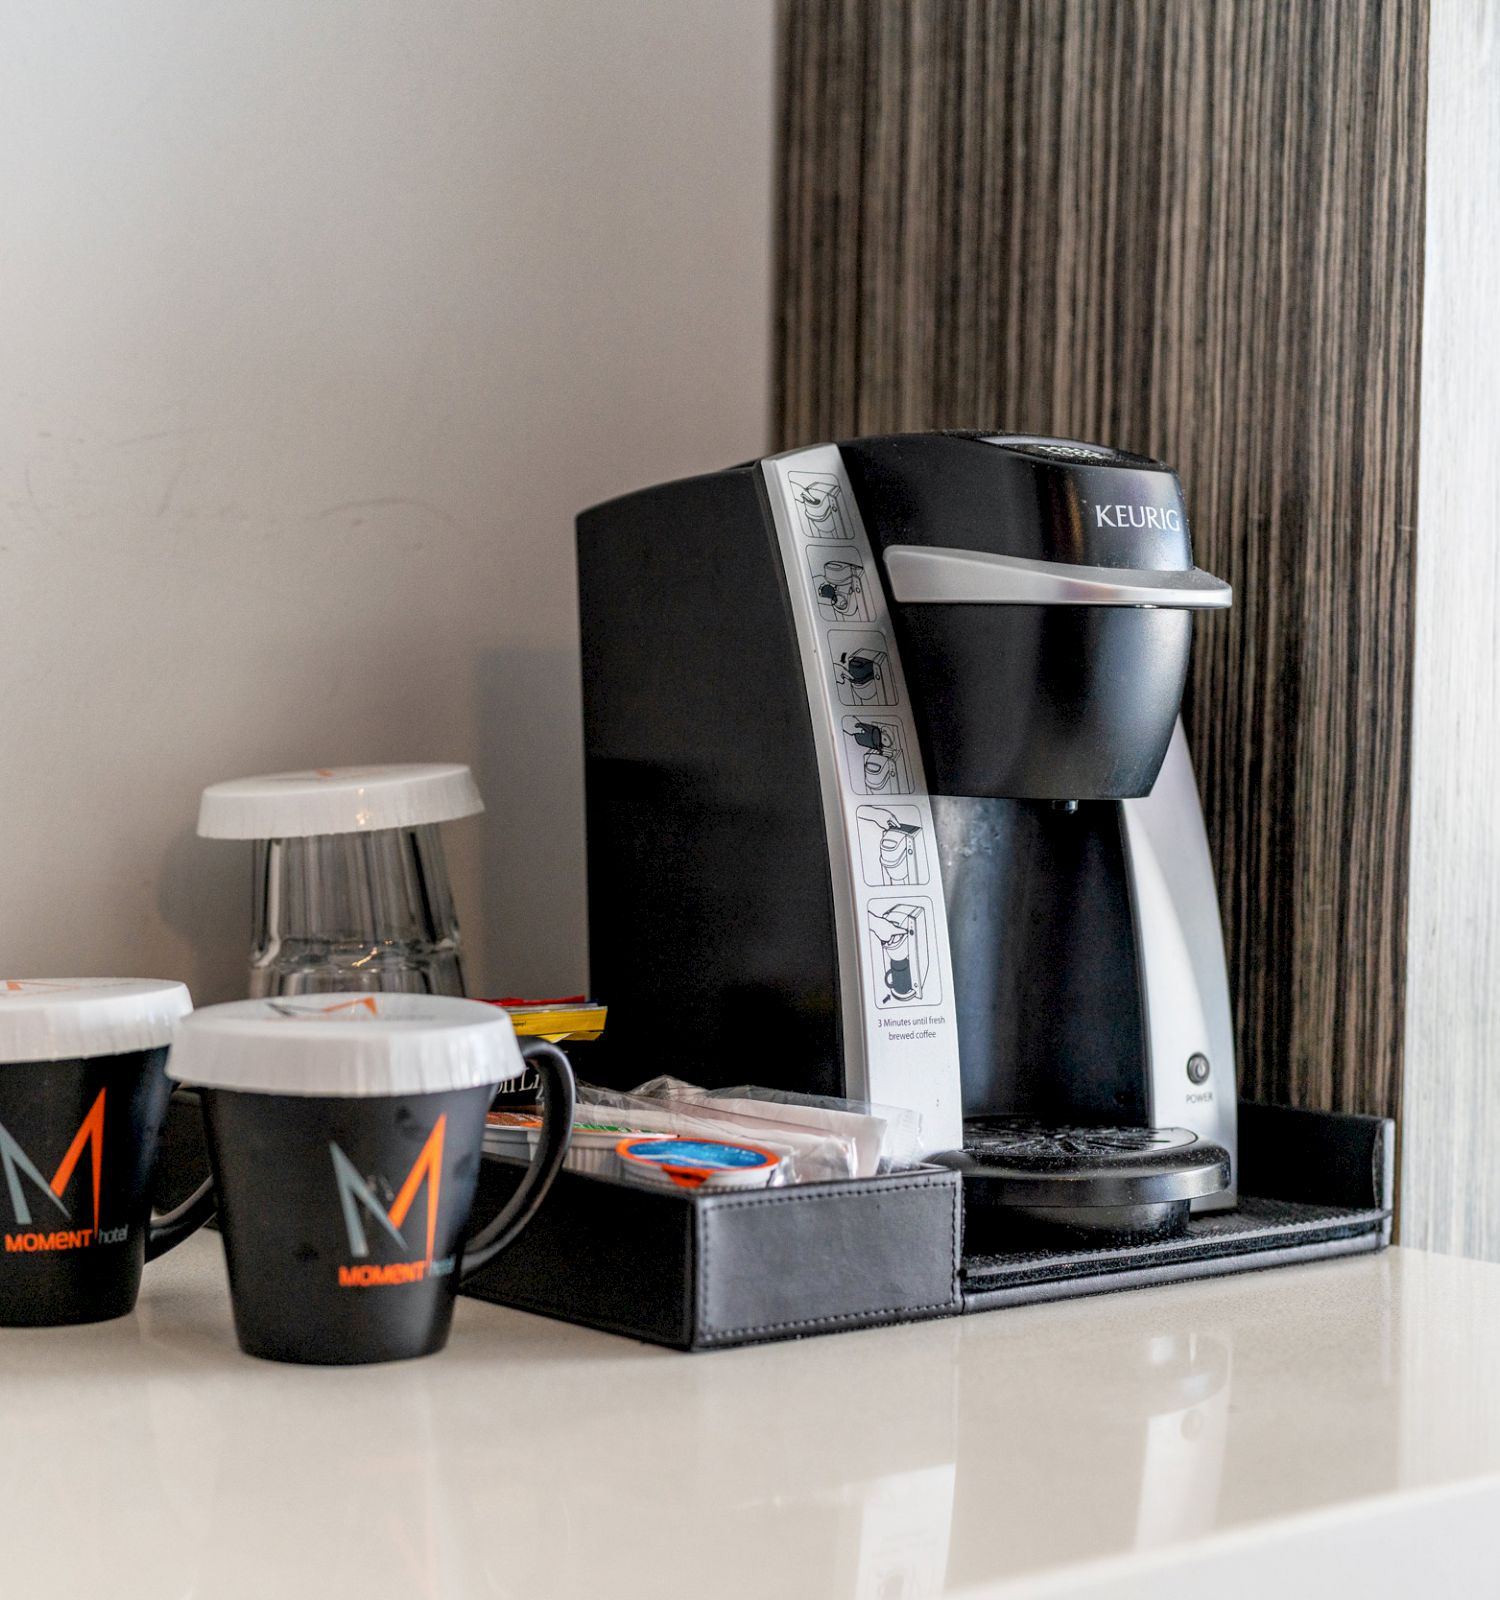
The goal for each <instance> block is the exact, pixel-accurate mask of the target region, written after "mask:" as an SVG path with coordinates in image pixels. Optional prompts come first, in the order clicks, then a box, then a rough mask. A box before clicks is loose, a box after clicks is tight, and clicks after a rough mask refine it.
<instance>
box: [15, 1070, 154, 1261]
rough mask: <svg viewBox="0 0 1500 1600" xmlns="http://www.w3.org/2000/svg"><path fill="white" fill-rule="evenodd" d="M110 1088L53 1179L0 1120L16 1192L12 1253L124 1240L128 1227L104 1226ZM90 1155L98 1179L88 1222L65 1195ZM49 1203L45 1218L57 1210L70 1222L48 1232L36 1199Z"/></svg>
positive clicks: (91, 1109)
mask: <svg viewBox="0 0 1500 1600" xmlns="http://www.w3.org/2000/svg"><path fill="white" fill-rule="evenodd" d="M107 1092H108V1091H107V1090H105V1089H101V1090H100V1091H99V1094H98V1097H97V1098H96V1099H95V1101H94V1103H93V1105H92V1106H90V1107H89V1109H88V1111H87V1113H86V1114H85V1116H84V1119H83V1121H82V1122H81V1123H80V1124H79V1125H78V1131H77V1132H76V1133H75V1134H74V1135H73V1142H72V1143H71V1144H70V1145H69V1146H68V1148H67V1150H66V1152H65V1153H64V1155H63V1158H62V1160H61V1161H59V1162H58V1164H57V1170H56V1171H55V1172H54V1173H53V1174H52V1176H51V1178H44V1177H43V1176H42V1173H41V1169H40V1168H38V1166H37V1165H36V1163H35V1162H34V1161H33V1160H32V1158H31V1156H30V1155H28V1154H27V1152H26V1150H25V1148H24V1146H23V1145H22V1144H21V1142H20V1140H19V1139H17V1138H16V1136H15V1135H14V1134H13V1133H12V1132H11V1131H10V1129H9V1128H7V1127H6V1126H5V1125H4V1124H3V1123H0V1166H3V1168H4V1170H5V1187H6V1191H7V1193H8V1195H9V1197H10V1212H11V1220H12V1222H13V1223H14V1224H15V1231H14V1232H12V1231H10V1230H9V1229H7V1230H6V1232H5V1249H6V1252H7V1254H10V1255H15V1254H18V1253H20V1254H27V1255H30V1254H34V1253H35V1252H37V1251H51V1250H86V1249H88V1248H89V1247H90V1246H92V1245H101V1244H123V1243H124V1241H125V1237H126V1234H127V1232H128V1229H126V1228H102V1229H101V1228H100V1226H99V1189H100V1179H101V1177H102V1173H103V1167H104V1105H105V1095H106V1094H107ZM85 1151H87V1152H88V1155H89V1172H90V1176H91V1178H92V1180H93V1190H94V1205H93V1211H92V1214H91V1215H92V1220H91V1221H90V1223H89V1224H88V1225H87V1226H82V1225H80V1224H79V1223H78V1222H77V1221H76V1220H75V1218H74V1214H73V1212H72V1211H71V1210H70V1209H69V1207H68V1204H67V1201H66V1199H65V1198H64V1197H65V1196H66V1195H67V1193H68V1189H69V1186H70V1185H71V1184H72V1182H73V1179H74V1176H75V1175H76V1173H77V1170H78V1167H79V1165H80V1163H81V1162H82V1160H83V1155H84V1152H85ZM33 1200H36V1201H38V1202H45V1205H46V1206H48V1207H50V1208H51V1211H50V1212H48V1213H46V1215H45V1220H48V1221H50V1220H51V1214H52V1213H56V1214H57V1215H59V1216H61V1218H62V1220H63V1221H64V1222H65V1223H67V1224H68V1226H66V1227H57V1226H55V1225H54V1226H52V1227H51V1228H50V1229H49V1230H46V1231H43V1230H42V1229H41V1228H39V1227H38V1226H37V1225H36V1219H35V1218H34V1217H33V1216H32V1209H31V1208H32V1202H33Z"/></svg>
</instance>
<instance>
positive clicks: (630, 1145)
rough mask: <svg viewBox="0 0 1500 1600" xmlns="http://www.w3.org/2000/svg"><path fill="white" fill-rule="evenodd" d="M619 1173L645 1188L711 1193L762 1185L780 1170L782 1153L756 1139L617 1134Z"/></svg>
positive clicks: (769, 1181) (768, 1181)
mask: <svg viewBox="0 0 1500 1600" xmlns="http://www.w3.org/2000/svg"><path fill="white" fill-rule="evenodd" d="M615 1155H616V1158H617V1159H618V1161H619V1164H620V1176H621V1177H622V1178H624V1179H625V1180H626V1181H627V1182H629V1183H634V1184H639V1185H640V1186H642V1187H643V1188H648V1189H676V1190H679V1191H681V1190H688V1191H690V1192H697V1193H700V1194H701V1193H714V1192H718V1191H720V1190H728V1189H764V1188H766V1187H767V1186H768V1185H769V1184H771V1183H772V1182H773V1181H774V1180H775V1178H776V1177H777V1176H778V1174H779V1173H780V1171H781V1166H782V1157H781V1156H779V1155H778V1154H777V1153H776V1152H775V1151H774V1150H767V1149H766V1148H764V1146H762V1145H755V1144H729V1143H726V1142H724V1141H722V1140H719V1139H688V1138H666V1139H664V1138H662V1137H661V1136H660V1135H659V1134H656V1135H653V1136H652V1137H651V1138H648V1139H621V1140H620V1142H619V1143H618V1144H617V1145H616V1146H615Z"/></svg>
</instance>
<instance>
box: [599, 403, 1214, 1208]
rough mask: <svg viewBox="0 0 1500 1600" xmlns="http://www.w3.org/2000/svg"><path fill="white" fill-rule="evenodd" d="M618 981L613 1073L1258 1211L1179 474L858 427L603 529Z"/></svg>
mask: <svg viewBox="0 0 1500 1600" xmlns="http://www.w3.org/2000/svg"><path fill="white" fill-rule="evenodd" d="M578 550H579V582H580V596H581V621H582V642H583V663H584V672H583V677H584V714H585V743H586V757H587V805H588V850H589V920H590V953H591V964H592V981H593V987H594V990H595V992H596V993H597V994H598V996H599V998H600V999H601V1000H603V1001H604V1002H606V1003H607V1004H608V1005H609V1008H610V1029H609V1034H608V1035H607V1037H606V1041H605V1043H606V1046H607V1049H608V1052H609V1054H608V1055H607V1056H604V1057H603V1061H604V1067H603V1070H602V1073H600V1069H598V1068H596V1067H594V1066H593V1064H591V1071H593V1072H595V1073H596V1074H599V1075H604V1076H607V1077H609V1078H610V1080H611V1081H614V1082H616V1083H619V1084H625V1083H627V1082H633V1081H636V1080H638V1079H640V1078H642V1077H646V1076H650V1075H652V1074H654V1073H656V1072H671V1073H675V1074H677V1075H679V1076H681V1077H684V1078H688V1079H690V1080H693V1081H696V1082H700V1083H706V1084H710V1085H714V1084H731V1083H763V1084H768V1085H771V1086H774V1087H780V1088H785V1089H795V1090H800V1091H805V1092H809V1093H821V1094H836V1095H848V1096H853V1097H857V1098H861V1099H867V1100H870V1101H873V1102H876V1103H879V1104H895V1105H900V1106H904V1107H908V1108H910V1109H912V1110H915V1111H918V1112H920V1114H921V1117H922V1128H923V1143H924V1148H925V1149H926V1151H927V1152H928V1153H929V1154H930V1155H931V1156H932V1157H933V1158H935V1159H937V1160H940V1161H943V1162H946V1163H947V1164H949V1165H953V1166H957V1167H959V1168H960V1169H961V1170H962V1171H963V1172H964V1174H965V1190H966V1203H967V1204H968V1206H969V1208H970V1210H971V1214H980V1213H982V1214H986V1215H992V1216H996V1217H1000V1218H1003V1219H1010V1220H1011V1221H1013V1222H1014V1223H1015V1224H1016V1225H1017V1226H1018V1227H1020V1226H1023V1225H1024V1226H1025V1227H1030V1228H1036V1229H1041V1230H1047V1229H1051V1228H1057V1227H1060V1228H1063V1229H1065V1230H1069V1231H1071V1232H1072V1233H1075V1234H1076V1233H1077V1232H1078V1231H1079V1230H1083V1231H1085V1232H1093V1233H1095V1234H1096V1235H1097V1236H1098V1237H1100V1238H1104V1237H1123V1238H1129V1237H1137V1238H1139V1237H1147V1238H1149V1237H1152V1236H1156V1235H1159V1234H1162V1233H1166V1232H1169V1231H1171V1230H1173V1229H1174V1228H1177V1227H1179V1226H1181V1225H1182V1224H1184V1223H1185V1222H1186V1220H1187V1217H1188V1214H1189V1211H1190V1209H1191V1210H1192V1211H1203V1210H1214V1209H1221V1208H1226V1207H1230V1206H1232V1205H1233V1204H1234V1202H1235V1193H1236V1189H1235V1109H1236V1100H1235V1078H1234V1051H1233V1043H1232V1038H1231V1029H1230V1011H1229V1001H1228V993H1227V986H1226V980H1225V970H1224V956H1223V946H1222V938H1221V933H1220V926H1219V913H1218V905H1217V900H1216V897H1215V892H1214V885H1213V878H1212V873H1211V869H1210V863H1209V856H1208V847H1207V842H1206V838H1205V835H1204V829H1203V820H1202V814H1201V810H1200V807H1199V802H1198V797H1197V791H1196V788H1195V785H1194V781H1193V775H1192V770H1191V767H1190V764H1189V759H1188V752H1187V746H1186V743H1185V741H1184V738H1183V734H1182V729H1181V726H1180V724H1179V722H1178V711H1179V707H1180V702H1181V697H1182V690H1183V685H1184V682H1185V679H1186V674H1187V667H1188V655H1189V649H1190V645H1191V641H1192V628H1193V613H1194V612H1195V611H1200V610H1205V609H1215V608H1222V607H1225V606H1227V605H1228V604H1229V601H1230V592H1229V589H1228V587H1227V585H1225V584H1224V583H1222V582H1220V581H1219V580H1218V579H1216V578H1213V577H1210V576H1209V575H1208V574H1207V573H1205V572H1202V571H1200V570H1199V569H1198V568H1196V567H1195V566H1194V565H1193V559H1192V551H1191V546H1190V541H1189V536H1188V525H1187V516H1186V512H1185V510H1184V508H1183V502H1182V495H1181V489H1180V487H1179V485H1178V482H1177V479H1176V477H1175V475H1174V474H1173V473H1172V472H1171V470H1170V469H1169V468H1167V467H1165V466H1163V465H1162V464H1160V463H1159V462H1155V461H1150V460H1147V459H1145V458H1143V457H1140V456H1135V455H1130V454H1127V453H1125V452H1123V451H1119V450H1112V449H1107V448H1104V447H1101V446H1096V445H1091V444H1080V443H1075V442H1072V441H1068V440H1060V439H1040V438H1029V437H1017V436H1006V435H980V434H914V435H904V436H892V437H883V438H868V439H857V440H853V441H851V442H848V443H845V444H840V445H821V446H817V447H814V448H811V449H806V450H798V451H793V452H791V453H788V454H785V455H781V456H776V457H772V458H769V459H767V460H764V461H757V462H752V463H749V464H747V465H744V466H740V467H734V468H731V469H729V470H727V471H724V472H718V473H713V474H710V475H709V476H706V477H700V478H692V479H687V480H684V481H682V482H677V483H669V484H663V485H660V486H658V487H655V488H651V489H646V490H643V491H641V492H640V493H637V494H631V495H627V496H625V497H624V498H622V499H619V500H615V501H612V502H610V503H609V504H607V505H603V506H600V507H597V508H595V509H594V510H591V511H588V512H585V513H584V514H583V515H582V516H581V517H580V518H579V521H578Z"/></svg>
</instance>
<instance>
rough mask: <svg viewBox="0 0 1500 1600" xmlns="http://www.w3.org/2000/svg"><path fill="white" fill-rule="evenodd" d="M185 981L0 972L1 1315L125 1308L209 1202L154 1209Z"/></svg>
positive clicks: (15, 1319)
mask: <svg viewBox="0 0 1500 1600" xmlns="http://www.w3.org/2000/svg"><path fill="white" fill-rule="evenodd" d="M191 1010H192V1000H191V999H190V997H189V995H188V992H187V989H186V988H185V987H184V986H183V985H182V984H180V983H164V982H156V981H151V980H146V979H137V978H9V979H0V1180H3V1181H0V1327H8V1328H35V1327H57V1326H61V1325H63V1324H66V1323H75V1322H103V1321H105V1320H107V1319H108V1318H111V1317H123V1316H125V1315H126V1314H127V1313H128V1312H129V1311H131V1310H132V1309H133V1308H134V1306H135V1301H136V1296H137V1294H138V1293H139V1291H140V1285H141V1270H142V1267H143V1266H144V1264H145V1263H146V1262H147V1261H148V1260H151V1259H152V1258H153V1257H155V1256H158V1255H161V1254H162V1253H163V1251H165V1250H169V1249H171V1247H172V1246H173V1245H174V1244H178V1243H180V1242H181V1241H182V1240H183V1239H185V1238H186V1237H187V1236H188V1234H190V1233H191V1232H192V1231H193V1230H194V1229H195V1228H197V1227H199V1226H201V1225H202V1224H203V1223H204V1222H206V1221H207V1220H208V1218H209V1217H210V1216H211V1215H212V1214H213V1196H212V1192H211V1190H210V1187H209V1185H207V1184H205V1185H203V1187H202V1188H200V1189H199V1190H198V1192H197V1193H196V1194H194V1195H193V1196H192V1197H191V1198H190V1199H189V1200H187V1201H186V1202H184V1204H183V1205H181V1206H179V1207H178V1208H177V1210H176V1211H175V1212H173V1213H171V1214H170V1215H169V1216H167V1217H164V1218H162V1219H160V1220H159V1221H157V1222H152V1221H151V1216H150V1214H151V1176H152V1170H153V1168H154V1167H155V1164H156V1152H157V1146H158V1141H159V1138H160V1134H161V1125H162V1119H163V1117H165V1115H166V1110H167V1100H168V1098H169V1096H170V1094H171V1089H172V1086H171V1084H170V1082H168V1079H167V1074H166V1060H167V1046H168V1044H169V1043H170V1041H171V1038H172V1034H173V1030H174V1028H175V1027H176V1025H177V1023H178V1021H179V1019H180V1018H181V1017H183V1016H184V1015H186V1014H187V1013H188V1012H189V1011H191Z"/></svg>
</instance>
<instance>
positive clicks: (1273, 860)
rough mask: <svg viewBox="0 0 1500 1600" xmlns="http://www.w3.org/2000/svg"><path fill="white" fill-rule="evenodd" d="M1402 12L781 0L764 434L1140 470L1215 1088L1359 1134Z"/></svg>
mask: <svg viewBox="0 0 1500 1600" xmlns="http://www.w3.org/2000/svg"><path fill="white" fill-rule="evenodd" d="M1426 26H1427V19H1426V10H1425V5H1424V4H1421V3H1416V0H1402V3H1395V0H1388V3H1383V4H1382V3H1380V0H1338V3H1334V4H1330V3H1327V0H1219V3H1208V0H1154V3H1144V0H1143V3H1129V0H941V3H939V0H926V3H910V4H905V3H895V0H789V3H787V4H785V5H784V6H783V10H782V29H783V62H782V70H783V74H784V95H785V100H784V110H785V117H784V122H783V128H784V142H783V150H782V179H783V182H782V204H781V233H780V252H779V267H778V272H779V323H778V335H779V337H778V350H777V357H776V383H777V394H776V401H775V404H776V425H777V430H778V432H779V435H780V438H781V441H782V442H783V443H784V444H786V445H791V444H796V443H805V442H810V441H813V440H818V439H827V438H840V437H847V436H849V435H852V434H859V433H870V432H881V431H887V430H895V429H907V428H912V429H916V428H940V427H983V428H989V427H1000V428H1007V429H1017V430H1023V431H1037V432H1048V433H1057V434H1064V435H1072V436H1076V437H1081V438H1086V439H1096V440H1103V441H1106V442H1108V443H1111V444H1116V445H1122V446H1126V447H1128V448H1131V449H1135V450H1143V451H1146V452H1148V453H1150V454H1152V455H1156V456H1160V457H1162V458H1163V459H1165V460H1167V461H1170V462H1171V463H1173V464H1174V465H1175V466H1176V467H1177V469H1178V471H1179V472H1180V474H1181V476H1182V479H1183V483H1184V486H1185V489H1186V492H1187V498H1188V503H1189V505H1190V507H1191V510H1192V515H1193V526H1194V537H1195V546H1196V554H1197V557H1198V560H1199V562H1200V563H1201V564H1202V565H1203V566H1205V567H1207V568H1209V569H1210V570H1212V571H1214V572H1216V573H1218V574H1219V575H1220V576H1222V577H1225V578H1227V579H1228V580H1229V581H1230V582H1231V583H1233V585H1234V587H1235V606H1234V610H1233V612H1232V614H1231V615H1230V616H1229V617H1227V618H1217V619H1214V620H1211V621H1207V622H1204V623H1201V624H1200V626H1199V632H1198V643H1197V649H1196V651H1195V662H1194V670H1193V677H1192V683H1191V686H1190V690H1189V697H1188V702H1187V706H1186V715H1187V720H1188V725H1189V733H1190V736H1191V739H1192V745H1193V750H1194V756H1195V760H1196V764H1197V771H1198V779H1199V783H1200V786H1201V787H1202V790H1203V793H1204V797H1205V803H1206V810H1207V815H1208V823H1209V833H1210V838H1211V841H1212V845H1213V848H1214V854H1215V860H1216V862H1217V865H1218V872H1219V879H1220V892H1221V896H1222V905H1223V912H1224V920H1225V931H1226V935H1227V940H1228V947H1229V958H1230V981H1231V985H1232V988H1233V991H1234V997H1235V1005H1236V1015H1237V1023H1238V1032H1239V1041H1240V1053H1241V1058H1240V1060H1241V1082H1242V1086H1243V1090H1244V1092H1245V1093H1247V1094H1249V1095H1254V1096H1258V1097H1263V1098H1268V1099H1275V1100H1295V1101H1297V1102H1299V1103H1302V1104H1306V1105H1311V1106H1324V1107H1340V1108H1345V1109H1361V1110H1368V1111H1380V1112H1385V1113H1390V1114H1394V1113H1395V1111H1396V1109H1397V1104H1398V1090H1399V1075H1400V1062H1401V1038H1402V1015H1403V995H1402V984H1403V971H1404V960H1403V945H1404V937H1405V915H1406V907H1405V884H1406V855H1407V814H1408V793H1409V781H1408V778H1409V775H1408V758H1407V748H1408V720H1407V711H1408V704H1409V698H1410V677H1411V650H1410V640H1411V604H1412V572H1413V542H1412V529H1413V525H1414V521H1415V501H1416V422H1417V402H1418V363H1419V322H1420V292H1419V291H1420V283H1419V278H1420V266H1421V238H1422V236H1421V228H1422V216H1421V212H1422V143H1423V134H1424V125H1425V124H1424V113H1425V107H1424V86H1425V81H1426V74H1425V60H1424V53H1425V43H1426Z"/></svg>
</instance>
